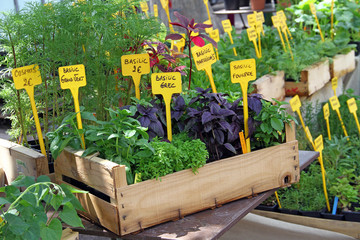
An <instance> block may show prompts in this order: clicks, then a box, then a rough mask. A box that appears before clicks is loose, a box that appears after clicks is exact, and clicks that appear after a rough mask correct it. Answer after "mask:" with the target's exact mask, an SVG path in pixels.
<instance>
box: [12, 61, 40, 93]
mask: <svg viewBox="0 0 360 240" xmlns="http://www.w3.org/2000/svg"><path fill="white" fill-rule="evenodd" d="M11 73H12V76H13V79H14V83H15V88H16V89H18V90H19V89H27V88H34V86H36V85H39V84H41V82H42V80H41V74H40V71H39V66H38V65H35V64H34V65H29V66H25V67H19V68H15V69H13V70H12V71H11Z"/></svg>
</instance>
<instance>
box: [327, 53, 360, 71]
mask: <svg viewBox="0 0 360 240" xmlns="http://www.w3.org/2000/svg"><path fill="white" fill-rule="evenodd" d="M354 70H355V51H354V50H352V51H350V52H349V53H347V54H341V55H336V56H335V57H334V58H333V63H332V64H330V72H331V78H333V77H337V78H340V77H342V76H344V75H346V74H347V73H349V72H352V71H354Z"/></svg>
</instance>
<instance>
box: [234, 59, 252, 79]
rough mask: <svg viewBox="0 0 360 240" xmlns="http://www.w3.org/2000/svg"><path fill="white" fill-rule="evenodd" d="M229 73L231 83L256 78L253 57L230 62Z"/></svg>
mask: <svg viewBox="0 0 360 240" xmlns="http://www.w3.org/2000/svg"><path fill="white" fill-rule="evenodd" d="M230 75H231V82H232V83H241V82H243V81H246V82H249V81H252V80H255V79H256V62H255V59H253V58H252V59H246V60H239V61H233V62H230Z"/></svg>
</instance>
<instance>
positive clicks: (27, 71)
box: [11, 64, 46, 156]
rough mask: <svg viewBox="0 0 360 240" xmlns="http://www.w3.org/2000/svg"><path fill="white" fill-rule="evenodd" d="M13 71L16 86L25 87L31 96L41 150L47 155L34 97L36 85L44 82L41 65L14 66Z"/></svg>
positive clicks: (17, 87) (18, 87)
mask: <svg viewBox="0 0 360 240" xmlns="http://www.w3.org/2000/svg"><path fill="white" fill-rule="evenodd" d="M11 73H12V76H13V79H14V84H15V88H16V89H17V90H20V89H25V91H26V93H27V94H28V96H29V99H30V104H31V109H32V112H33V115H34V121H35V126H36V132H37V135H38V138H39V143H40V150H41V153H42V154H43V155H44V156H46V150H45V144H44V139H43V136H42V132H41V126H40V121H39V116H38V113H37V109H36V105H35V99H34V87H35V86H36V85H39V84H41V82H42V80H41V74H40V71H39V66H38V65H35V64H34V65H29V66H25V67H19V68H14V69H13V70H12V71H11ZM23 134H25V133H23Z"/></svg>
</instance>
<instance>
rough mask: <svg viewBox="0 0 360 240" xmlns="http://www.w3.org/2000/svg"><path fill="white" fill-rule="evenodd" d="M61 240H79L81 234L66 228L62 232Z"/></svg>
mask: <svg viewBox="0 0 360 240" xmlns="http://www.w3.org/2000/svg"><path fill="white" fill-rule="evenodd" d="M61 240H79V233H78V232H74V231H72V230H71V229H70V228H65V229H64V230H63V231H62V235H61Z"/></svg>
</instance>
